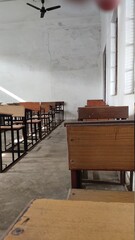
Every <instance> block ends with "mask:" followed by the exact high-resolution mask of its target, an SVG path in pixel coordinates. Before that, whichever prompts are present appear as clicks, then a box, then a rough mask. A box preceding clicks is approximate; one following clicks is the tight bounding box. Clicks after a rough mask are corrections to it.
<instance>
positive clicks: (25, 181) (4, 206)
mask: <svg viewBox="0 0 135 240" xmlns="http://www.w3.org/2000/svg"><path fill="white" fill-rule="evenodd" d="M69 187H70V172H69V171H68V161H67V145H66V129H65V128H64V127H63V124H62V125H61V126H59V127H58V128H57V129H56V130H54V131H53V132H52V133H51V134H50V135H49V136H48V137H47V138H46V139H44V140H43V141H42V142H41V143H39V144H38V145H37V146H36V147H35V148H34V149H33V150H32V151H31V152H29V153H28V154H27V155H26V156H25V157H24V158H23V159H22V160H21V161H20V162H19V163H17V164H16V165H15V166H14V167H12V168H11V169H10V170H9V171H8V172H7V173H2V174H0V237H1V236H2V235H3V233H4V232H5V230H6V229H7V228H8V227H9V226H10V224H12V222H13V221H14V220H15V219H16V217H17V216H18V214H19V213H20V212H21V211H22V210H23V209H24V207H25V206H26V205H27V204H28V203H29V202H30V201H31V200H32V199H34V198H53V199H66V197H67V194H68V190H69Z"/></svg>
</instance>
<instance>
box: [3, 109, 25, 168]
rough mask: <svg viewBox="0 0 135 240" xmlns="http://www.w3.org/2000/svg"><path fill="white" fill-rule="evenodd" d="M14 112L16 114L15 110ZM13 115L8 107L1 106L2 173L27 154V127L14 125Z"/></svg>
mask: <svg viewBox="0 0 135 240" xmlns="http://www.w3.org/2000/svg"><path fill="white" fill-rule="evenodd" d="M6 110H8V111H6ZM7 112H8V113H7ZM13 112H14V114H15V113H16V111H15V108H13ZM14 114H13V115H14ZM21 114H23V111H22V112H21V110H20V109H19V113H18V115H19V116H20V115H21ZM13 115H12V114H9V108H8V107H4V106H3V107H1V106H0V172H4V171H6V170H8V169H9V168H10V167H11V166H12V165H13V164H15V163H16V162H17V161H18V160H19V159H21V158H22V156H24V154H25V153H26V131H25V130H26V129H25V125H23V124H19V125H14V124H13ZM16 153H17V154H16ZM3 154H4V155H6V156H5V157H4V156H3Z"/></svg>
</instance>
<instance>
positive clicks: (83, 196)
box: [68, 189, 135, 203]
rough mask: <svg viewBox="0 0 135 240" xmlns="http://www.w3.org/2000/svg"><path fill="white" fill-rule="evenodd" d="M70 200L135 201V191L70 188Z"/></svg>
mask: <svg viewBox="0 0 135 240" xmlns="http://www.w3.org/2000/svg"><path fill="white" fill-rule="evenodd" d="M68 200H72V201H92V202H121V203H134V201H135V193H134V192H126V191H125V192H120V191H119V192H115V191H96V190H86V189H70V192H69V196H68Z"/></svg>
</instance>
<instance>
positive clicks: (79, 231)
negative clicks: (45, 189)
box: [4, 199, 134, 240]
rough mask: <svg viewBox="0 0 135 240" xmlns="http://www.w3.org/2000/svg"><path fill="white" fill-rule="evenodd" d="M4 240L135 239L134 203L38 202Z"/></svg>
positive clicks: (43, 200)
mask: <svg viewBox="0 0 135 240" xmlns="http://www.w3.org/2000/svg"><path fill="white" fill-rule="evenodd" d="M4 239H5V240H26V239H29V240H54V239H55V240H84V239H85V240H102V239H103V240H114V239H115V240H133V239H134V204H133V203H120V202H115V203H114V202H108V203H107V202H92V201H67V200H46V199H39V200H35V201H34V202H32V203H31V204H30V206H29V207H27V209H25V211H24V213H23V215H22V216H21V217H20V218H19V220H18V221H17V223H16V224H15V225H14V226H13V227H12V229H11V230H10V232H9V233H8V235H7V236H6V237H5V238H4Z"/></svg>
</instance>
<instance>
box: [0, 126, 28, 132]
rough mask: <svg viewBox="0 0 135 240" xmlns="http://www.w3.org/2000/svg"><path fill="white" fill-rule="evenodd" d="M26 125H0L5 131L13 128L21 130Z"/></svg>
mask: <svg viewBox="0 0 135 240" xmlns="http://www.w3.org/2000/svg"><path fill="white" fill-rule="evenodd" d="M24 127H25V126H24V125H13V126H12V128H11V126H0V129H2V130H4V131H7V130H11V129H13V130H20V129H22V128H24Z"/></svg>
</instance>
